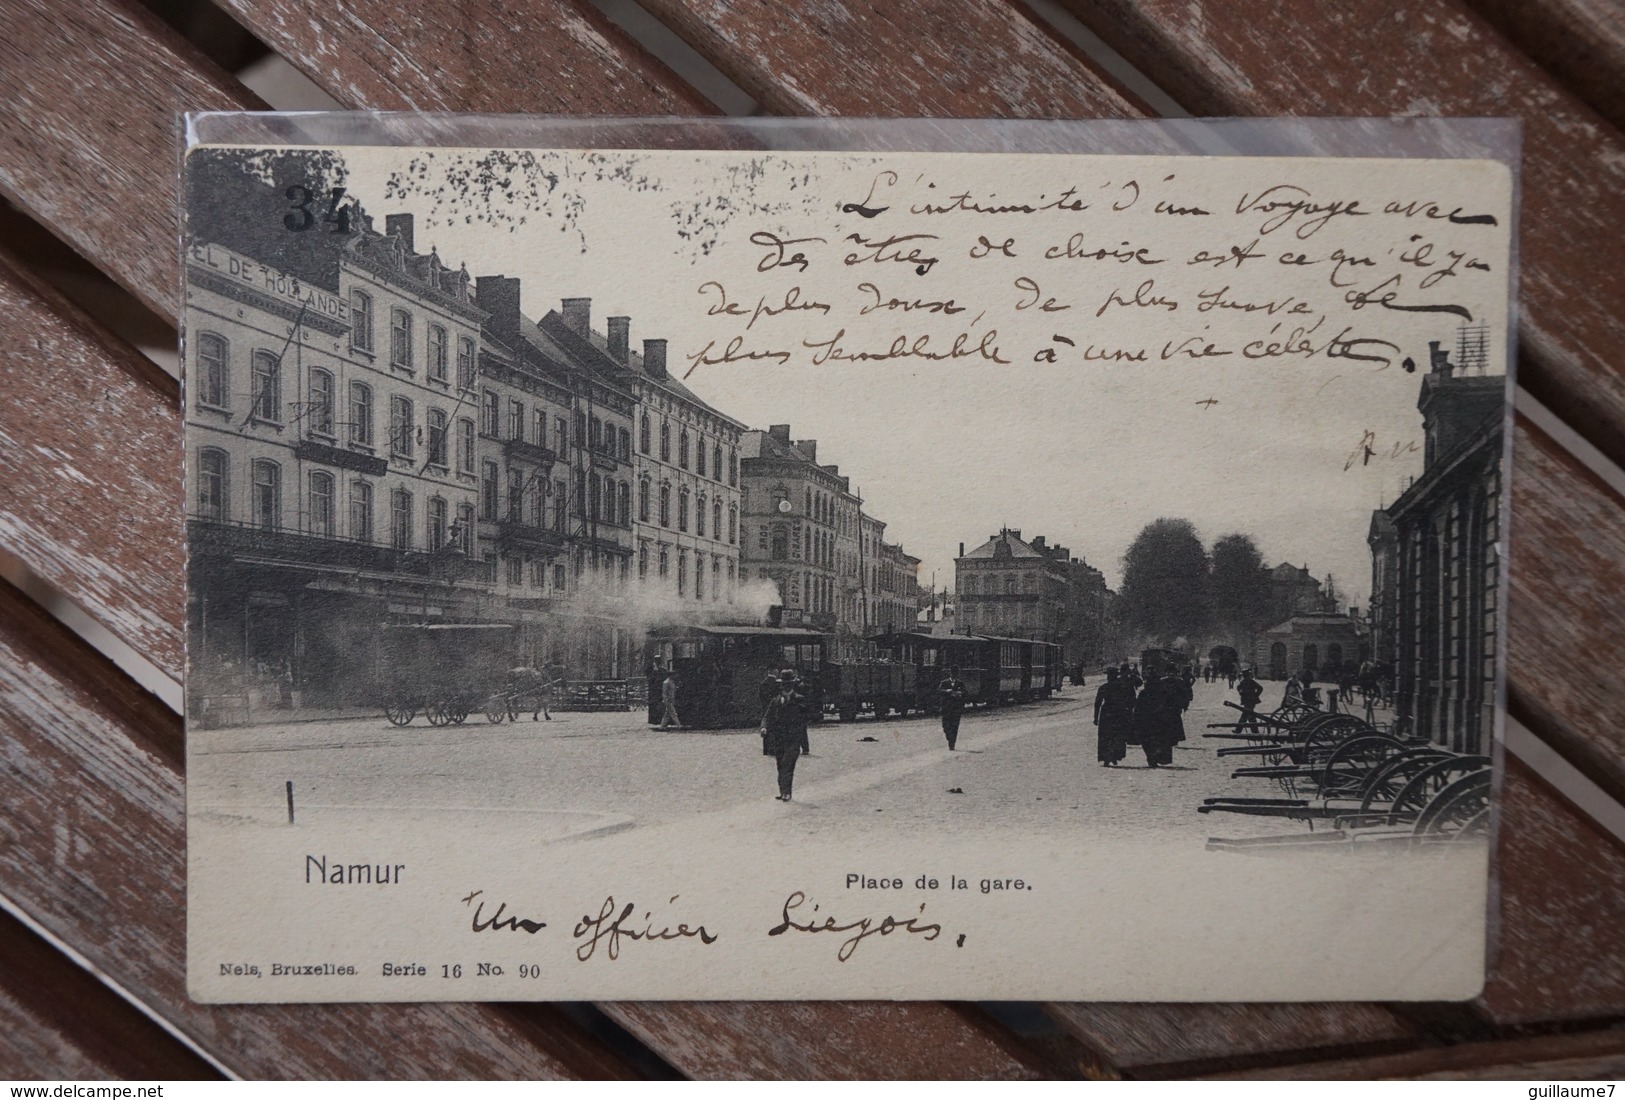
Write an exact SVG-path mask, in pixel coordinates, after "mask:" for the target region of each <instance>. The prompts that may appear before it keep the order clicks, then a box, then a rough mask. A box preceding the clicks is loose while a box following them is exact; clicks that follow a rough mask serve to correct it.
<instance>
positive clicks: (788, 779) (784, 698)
mask: <svg viewBox="0 0 1625 1100" xmlns="http://www.w3.org/2000/svg"><path fill="white" fill-rule="evenodd" d="M800 687H801V680H800V678H799V677H798V676H796V672H795V669H792V668H787V669H785V670H784V671H783V672H781V673H779V690H778V693H777V694H775V695H774V696H773V698H772V699H770V700H768V703H767V709H766V710H765V711H763V712H762V755H763V756H771V757H773V758H774V759H775V760H777V761H778V766H779V795H778V797H779V801H780V802H788V801H790V788H791V785H792V784H793V783H794V781H795V776H796V760H797V759H799V758H800V756H801V754H802V753H803V752H805V751H806V748H807V711H806V702H807V700H806V697H805V696H804V695H802V694H801V692H800V690H799V688H800Z"/></svg>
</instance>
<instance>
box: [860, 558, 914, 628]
mask: <svg viewBox="0 0 1625 1100" xmlns="http://www.w3.org/2000/svg"><path fill="white" fill-rule="evenodd" d="M869 606H870V627H871V631H872V632H873V633H886V632H895V631H904V630H913V629H915V627H916V622H917V620H918V618H919V613H920V559H919V558H917V557H915V556H914V555H912V554H908V553H905V552H904V551H903V548H902V546H901V545H899V544H897V543H891V542H882V543H881V544H880V560H879V562H877V563H876V566H875V584H874V591H873V594H872V596H871V597H870V603H869Z"/></svg>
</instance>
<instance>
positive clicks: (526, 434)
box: [480, 390, 632, 462]
mask: <svg viewBox="0 0 1625 1100" xmlns="http://www.w3.org/2000/svg"><path fill="white" fill-rule="evenodd" d="M527 411H528V412H529V414H530V415H529V418H528V421H527V418H526V413H527ZM547 423H548V417H547V410H546V409H544V408H542V407H541V406H540V405H538V406H536V407H535V408H532V409H529V410H527V409H526V407H525V403H524V402H523V401H521V400H519V399H518V398H509V399H508V403H507V417H506V425H504V417H503V403H502V396H501V395H500V394H498V393H496V392H495V391H494V390H486V391H485V393H484V395H483V397H482V400H481V404H480V431H481V432H482V433H483V434H485V435H488V436H490V437H491V438H492V439H512V440H518V441H519V442H521V443H534V444H536V445H537V446H538V447H547V446H549V443H548V438H549V437H548V428H547ZM504 428H506V430H504ZM570 438H571V437H570V426H569V422H568V421H566V420H565V419H564V417H562V416H558V417H554V418H553V434H552V441H553V442H552V444H551V445H552V446H553V447H554V449H556V450H557V451H559V452H561V453H562V452H564V451H566V450H568V449H569V447H570ZM575 445H576V446H578V447H586V448H588V449H589V450H592V451H596V452H599V453H601V454H606V455H609V456H610V457H612V458H616V457H618V458H620V459H621V460H622V461H623V462H630V461H632V433H631V431H630V430H629V429H627V428H617V427H616V426H615V425H614V424H611V423H610V422H609V421H607V420H600V419H599V418H598V415H597V414H596V413H587V412H584V411H582V410H581V409H577V410H575Z"/></svg>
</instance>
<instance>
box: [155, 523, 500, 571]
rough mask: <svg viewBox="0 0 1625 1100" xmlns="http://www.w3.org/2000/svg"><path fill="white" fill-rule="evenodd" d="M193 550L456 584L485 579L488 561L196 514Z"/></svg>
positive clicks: (189, 531)
mask: <svg viewBox="0 0 1625 1100" xmlns="http://www.w3.org/2000/svg"><path fill="white" fill-rule="evenodd" d="M186 539H187V549H188V553H189V554H190V555H191V557H193V558H195V559H204V558H220V557H224V558H228V559H232V560H243V559H255V560H256V561H257V562H259V563H261V564H264V563H270V564H272V565H276V564H287V565H301V566H312V565H314V566H324V567H327V568H331V569H334V570H351V571H355V570H364V571H366V572H371V573H397V574H402V575H404V576H408V577H413V578H424V579H429V580H436V581H440V582H442V583H451V582H454V581H457V580H464V579H466V580H473V581H476V582H483V583H493V582H494V581H495V576H494V575H493V576H491V577H490V578H485V577H484V573H485V572H486V570H485V565H486V563H484V562H477V561H475V562H471V561H469V560H468V559H467V558H465V557H464V556H463V554H462V553H461V551H457V550H442V551H438V552H435V553H427V552H424V551H421V550H397V549H395V548H394V547H393V546H382V545H379V544H377V543H371V542H361V541H358V540H356V539H341V538H333V537H330V536H326V535H312V534H307V533H305V532H300V531H288V530H283V529H280V528H272V527H258V526H255V525H253V524H247V523H227V522H222V521H219V520H209V519H199V518H196V517H194V518H192V519H190V520H188V521H187V524H186Z"/></svg>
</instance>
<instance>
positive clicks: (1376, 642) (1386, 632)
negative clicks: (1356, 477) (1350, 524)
mask: <svg viewBox="0 0 1625 1100" xmlns="http://www.w3.org/2000/svg"><path fill="white" fill-rule="evenodd" d="M1365 541H1366V545H1367V546H1368V547H1370V548H1371V609H1370V611H1371V613H1370V621H1371V660H1372V661H1374V662H1376V664H1377V665H1378V666H1380V667H1382V668H1388V667H1391V666H1392V664H1393V661H1394V656H1395V652H1396V651H1395V647H1396V645H1397V642H1398V630H1399V620H1398V615H1399V533H1398V532H1397V531H1396V530H1395V528H1394V521H1393V520H1392V519H1391V518H1390V517H1389V515H1388V513H1387V512H1385V511H1383V510H1382V509H1380V508H1379V509H1377V510H1376V511H1374V512H1372V513H1371V526H1370V528H1369V529H1368V530H1367V532H1366V537H1365Z"/></svg>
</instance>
